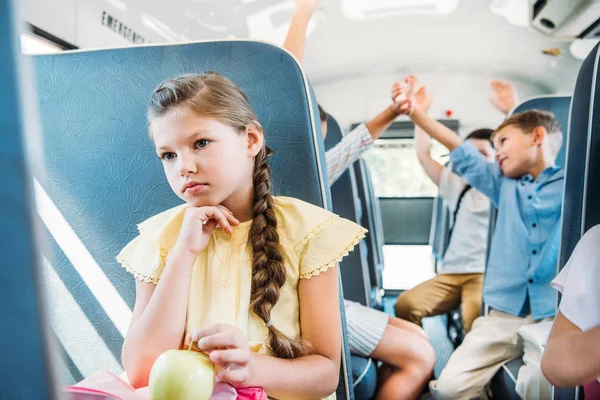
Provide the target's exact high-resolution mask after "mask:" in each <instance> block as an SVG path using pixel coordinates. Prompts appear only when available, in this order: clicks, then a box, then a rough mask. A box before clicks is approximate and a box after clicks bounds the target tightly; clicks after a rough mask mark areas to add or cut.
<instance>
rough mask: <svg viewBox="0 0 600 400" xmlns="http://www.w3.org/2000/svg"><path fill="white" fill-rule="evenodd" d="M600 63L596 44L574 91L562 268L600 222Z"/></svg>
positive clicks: (566, 393)
mask: <svg viewBox="0 0 600 400" xmlns="http://www.w3.org/2000/svg"><path fill="white" fill-rule="evenodd" d="M599 62H600V49H599V45H596V47H595V48H594V49H593V50H592V52H591V53H590V54H589V55H588V57H587V58H586V59H585V61H584V62H583V64H582V66H581V69H580V70H579V75H578V76H577V83H576V85H575V92H574V93H573V101H572V104H571V113H570V123H569V135H568V142H567V149H566V171H565V172H566V173H565V194H564V201H563V208H562V234H561V245H560V253H559V260H558V269H559V271H560V270H561V269H562V268H563V267H564V266H565V264H566V263H567V261H568V260H569V257H571V254H572V253H573V250H574V249H575V246H576V245H577V242H578V241H579V239H581V237H582V236H583V235H584V234H585V232H587V231H588V229H590V228H591V227H593V226H595V225H598V224H600V163H598V159H600V97H599V96H600V78H599V77H598V72H599V71H598V63H599ZM581 392H582V389H581V388H570V389H559V388H555V390H554V399H555V400H556V399H561V400H562V399H568V400H572V399H576V398H578V396H579V394H580V393H581Z"/></svg>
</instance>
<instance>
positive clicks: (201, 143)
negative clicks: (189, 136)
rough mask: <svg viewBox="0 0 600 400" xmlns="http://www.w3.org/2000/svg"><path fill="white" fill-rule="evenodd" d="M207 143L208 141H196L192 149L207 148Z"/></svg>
mask: <svg viewBox="0 0 600 400" xmlns="http://www.w3.org/2000/svg"><path fill="white" fill-rule="evenodd" d="M209 143H210V141H209V140H207V139H200V140H196V143H194V147H196V148H197V149H202V148H204V147H206V146H208V144H209Z"/></svg>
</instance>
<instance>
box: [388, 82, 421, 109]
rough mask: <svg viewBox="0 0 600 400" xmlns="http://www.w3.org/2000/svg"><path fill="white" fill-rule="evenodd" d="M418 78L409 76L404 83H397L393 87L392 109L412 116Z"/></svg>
mask: <svg viewBox="0 0 600 400" xmlns="http://www.w3.org/2000/svg"><path fill="white" fill-rule="evenodd" d="M416 83H417V78H416V77H415V76H414V75H408V76H407V77H406V78H404V82H395V83H394V84H393V85H392V101H393V102H394V104H393V105H392V107H393V108H394V111H396V112H397V113H399V114H408V115H410V114H411V113H412V111H413V110H414V108H415V105H416V103H415V98H414V92H415V86H416Z"/></svg>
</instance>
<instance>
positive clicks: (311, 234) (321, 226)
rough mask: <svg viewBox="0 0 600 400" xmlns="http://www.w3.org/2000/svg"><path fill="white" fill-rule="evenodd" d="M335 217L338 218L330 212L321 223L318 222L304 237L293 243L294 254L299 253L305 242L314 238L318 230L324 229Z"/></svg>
mask: <svg viewBox="0 0 600 400" xmlns="http://www.w3.org/2000/svg"><path fill="white" fill-rule="evenodd" d="M337 218H339V217H338V216H337V215H335V214H332V215H330V216H329V218H327V219H326V220H325V221H324V222H322V223H321V224H319V225H317V226H316V227H314V228H313V229H312V230H311V231H310V232H309V233H307V234H306V235H304V237H303V238H302V240H300V241H299V242H298V243H296V244H295V245H294V252H295V253H296V254H297V253H299V252H300V250H302V247H303V246H304V245H305V244H306V243H308V241H309V240H310V239H312V238H314V237H315V236H316V235H317V234H318V233H319V232H321V231H322V230H323V229H325V228H326V227H328V226H329V225H331V224H332V223H333V221H335V220H336V219H337Z"/></svg>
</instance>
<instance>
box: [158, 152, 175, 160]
mask: <svg viewBox="0 0 600 400" xmlns="http://www.w3.org/2000/svg"><path fill="white" fill-rule="evenodd" d="M160 158H161V159H163V160H167V161H168V160H172V159H174V158H175V153H173V152H171V151H167V152H166V153H162V154H161V155H160Z"/></svg>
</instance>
